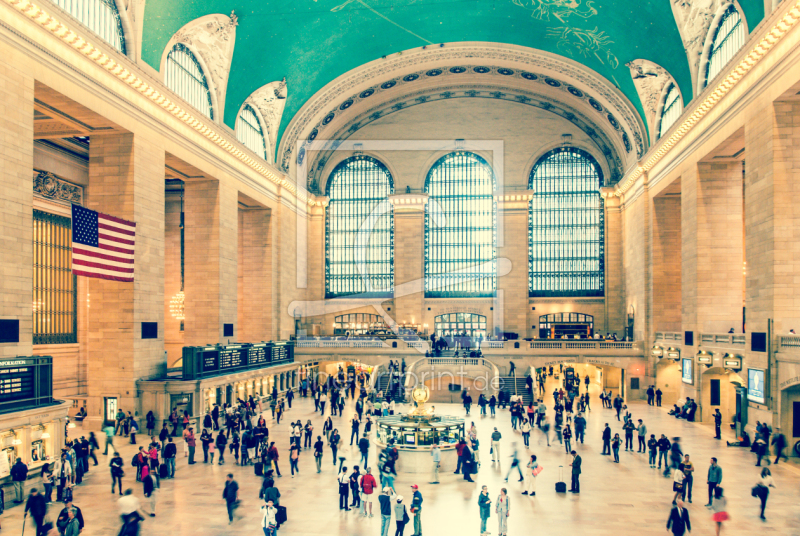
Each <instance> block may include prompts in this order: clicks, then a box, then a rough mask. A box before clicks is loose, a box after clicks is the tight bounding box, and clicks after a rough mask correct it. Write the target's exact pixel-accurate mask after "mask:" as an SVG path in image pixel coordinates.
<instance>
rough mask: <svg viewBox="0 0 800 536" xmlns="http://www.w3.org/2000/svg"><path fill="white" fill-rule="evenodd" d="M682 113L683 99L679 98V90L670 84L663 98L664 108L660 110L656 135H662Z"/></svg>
mask: <svg viewBox="0 0 800 536" xmlns="http://www.w3.org/2000/svg"><path fill="white" fill-rule="evenodd" d="M682 113H683V101H682V100H681V92H680V91H678V88H677V87H676V86H675V84H672V85H671V86H670V88H669V90H668V91H667V96H666V99H664V108H663V109H662V110H661V117H660V119H659V124H658V137H659V138H660V137H661V136H663V135H664V134H665V133H666V132H667V131H668V130H669V129H670V127H672V125H674V124H675V121H677V120H678V118H679V117H680V116H681V114H682Z"/></svg>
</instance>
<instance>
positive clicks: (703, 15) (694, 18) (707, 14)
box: [672, 0, 730, 97]
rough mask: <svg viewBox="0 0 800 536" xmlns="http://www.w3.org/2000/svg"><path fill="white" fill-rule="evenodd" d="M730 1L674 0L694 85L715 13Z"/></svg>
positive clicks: (675, 12)
mask: <svg viewBox="0 0 800 536" xmlns="http://www.w3.org/2000/svg"><path fill="white" fill-rule="evenodd" d="M729 3H730V0H672V13H673V14H674V15H675V23H676V24H677V25H678V31H680V34H681V39H682V40H683V47H684V48H685V49H686V59H687V60H688V62H689V70H690V71H691V73H692V87H697V78H698V75H699V73H698V70H699V69H700V58H701V57H702V55H703V47H704V46H705V42H706V36H707V35H708V29H709V28H710V27H711V22H712V21H713V20H714V15H715V14H716V13H717V11H718V10H719V9H720V7H721V6H722V5H726V4H729ZM693 96H694V95H692V97H693Z"/></svg>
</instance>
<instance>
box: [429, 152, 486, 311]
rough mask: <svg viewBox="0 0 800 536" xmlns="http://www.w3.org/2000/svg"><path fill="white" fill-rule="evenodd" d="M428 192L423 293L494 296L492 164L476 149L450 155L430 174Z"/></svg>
mask: <svg viewBox="0 0 800 536" xmlns="http://www.w3.org/2000/svg"><path fill="white" fill-rule="evenodd" d="M425 191H426V192H427V193H428V196H429V197H428V206H427V209H426V211H425V296H426V297H429V298H451V297H481V296H493V295H494V293H495V289H496V286H497V261H496V251H495V246H496V237H497V233H496V211H497V208H496V205H495V202H494V197H493V192H494V173H493V172H492V168H491V166H490V165H489V164H488V163H487V162H486V160H484V159H483V158H481V157H480V156H478V155H476V154H473V153H468V152H456V153H450V154H448V155H446V156H443V157H442V158H440V159H439V160H438V161H437V162H436V163H435V164H434V165H433V167H432V168H431V170H430V171H429V172H428V178H427V179H426V181H425Z"/></svg>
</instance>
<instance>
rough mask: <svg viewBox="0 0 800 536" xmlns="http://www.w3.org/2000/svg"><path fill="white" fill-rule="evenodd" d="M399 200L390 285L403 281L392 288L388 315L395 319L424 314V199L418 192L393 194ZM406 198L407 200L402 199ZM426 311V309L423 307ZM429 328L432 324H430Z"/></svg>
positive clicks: (396, 207)
mask: <svg viewBox="0 0 800 536" xmlns="http://www.w3.org/2000/svg"><path fill="white" fill-rule="evenodd" d="M397 197H398V198H402V199H403V201H404V202H403V203H402V204H400V203H396V202H395V203H394V286H395V289H397V288H398V287H401V285H405V287H404V289H403V290H402V292H400V293H399V294H398V292H397V291H396V292H395V299H394V310H393V311H392V314H391V316H392V317H393V318H394V319H395V321H396V322H398V323H399V322H403V321H406V322H411V319H412V318H415V319H422V318H425V314H423V310H424V309H423V308H424V304H425V202H426V201H427V196H421V195H419V194H417V195H412V196H407V195H402V196H397ZM406 201H408V202H406ZM425 312H427V311H425ZM429 329H430V331H433V329H434V327H433V325H432V324H431V326H430V328H429Z"/></svg>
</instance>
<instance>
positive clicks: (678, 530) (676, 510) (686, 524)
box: [667, 501, 692, 536]
mask: <svg viewBox="0 0 800 536" xmlns="http://www.w3.org/2000/svg"><path fill="white" fill-rule="evenodd" d="M670 529H672V534H674V535H675V536H683V535H684V534H685V533H686V531H689V532H692V523H691V522H690V521H689V511H688V510H687V509H686V508H684V507H683V501H678V504H676V505H675V506H673V507H672V511H671V512H670V513H669V518H668V519H667V530H670Z"/></svg>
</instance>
